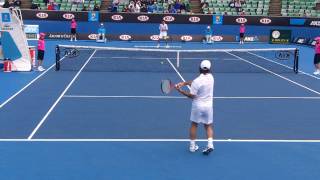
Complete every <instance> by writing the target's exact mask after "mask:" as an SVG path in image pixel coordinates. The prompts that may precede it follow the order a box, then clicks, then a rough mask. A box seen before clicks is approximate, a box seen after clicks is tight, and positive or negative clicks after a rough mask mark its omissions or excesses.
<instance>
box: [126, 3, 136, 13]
mask: <svg viewBox="0 0 320 180" xmlns="http://www.w3.org/2000/svg"><path fill="white" fill-rule="evenodd" d="M128 8H129V11H130V12H134V8H135V4H134V2H133V1H130V3H129V6H128Z"/></svg>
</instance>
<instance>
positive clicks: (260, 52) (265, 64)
mask: <svg viewBox="0 0 320 180" xmlns="http://www.w3.org/2000/svg"><path fill="white" fill-rule="evenodd" d="M298 57H299V52H298V49H296V48H267V49H200V50H173V49H140V48H116V47H96V46H70V45H58V46H56V70H57V71H79V70H80V69H81V70H82V71H92V72H99V71H101V72H175V71H176V70H177V71H179V72H182V73H183V72H185V73H188V72H191V73H192V72H198V71H199V64H200V62H201V61H202V60H203V59H208V60H210V61H211V62H212V64H213V65H212V67H213V72H214V73H265V72H268V71H272V72H274V73H298V59H299V58H298Z"/></svg>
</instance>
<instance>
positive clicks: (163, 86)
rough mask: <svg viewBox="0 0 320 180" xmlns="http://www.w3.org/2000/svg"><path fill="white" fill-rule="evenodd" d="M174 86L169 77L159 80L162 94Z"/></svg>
mask: <svg viewBox="0 0 320 180" xmlns="http://www.w3.org/2000/svg"><path fill="white" fill-rule="evenodd" d="M174 86H175V85H174V84H173V83H172V82H171V81H170V79H165V80H161V92H162V93H163V94H169V93H170V92H171V91H172V89H173V88H174Z"/></svg>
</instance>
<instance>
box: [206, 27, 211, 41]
mask: <svg viewBox="0 0 320 180" xmlns="http://www.w3.org/2000/svg"><path fill="white" fill-rule="evenodd" d="M205 36H206V43H207V44H209V43H212V40H211V38H212V29H211V27H210V26H207V29H206V30H205Z"/></svg>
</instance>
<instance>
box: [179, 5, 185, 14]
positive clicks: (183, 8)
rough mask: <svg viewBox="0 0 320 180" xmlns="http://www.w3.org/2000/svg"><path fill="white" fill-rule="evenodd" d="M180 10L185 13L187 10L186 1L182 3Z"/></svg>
mask: <svg viewBox="0 0 320 180" xmlns="http://www.w3.org/2000/svg"><path fill="white" fill-rule="evenodd" d="M180 12H181V13H185V12H186V4H185V3H182V4H181V6H180Z"/></svg>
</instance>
